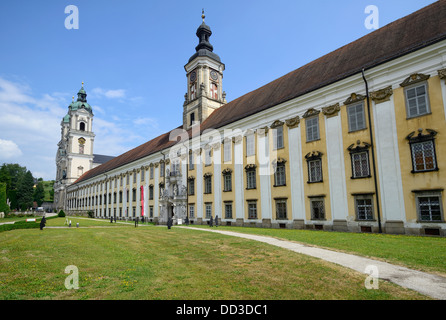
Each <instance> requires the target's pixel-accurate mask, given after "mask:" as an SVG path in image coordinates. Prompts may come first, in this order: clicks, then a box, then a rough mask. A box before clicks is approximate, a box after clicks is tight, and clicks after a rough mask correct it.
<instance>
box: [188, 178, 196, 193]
mask: <svg viewBox="0 0 446 320" xmlns="http://www.w3.org/2000/svg"><path fill="white" fill-rule="evenodd" d="M188 183H189V186H188V187H189V190H188V191H189V195H190V196H192V195H194V194H195V180H194V179H189V180H188Z"/></svg>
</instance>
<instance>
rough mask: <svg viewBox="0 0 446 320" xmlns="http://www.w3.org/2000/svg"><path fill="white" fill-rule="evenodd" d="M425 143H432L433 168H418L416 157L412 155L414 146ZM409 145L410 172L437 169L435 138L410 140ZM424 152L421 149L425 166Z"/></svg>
mask: <svg viewBox="0 0 446 320" xmlns="http://www.w3.org/2000/svg"><path fill="white" fill-rule="evenodd" d="M426 143H430V144H431V145H432V158H433V168H432V169H423V170H418V169H417V163H416V157H415V155H414V146H416V145H420V144H422V145H424V144H426ZM409 147H410V158H411V161H412V171H411V172H412V173H420V172H430V171H438V161H437V154H436V149H435V139H434V138H430V139H423V140H420V141H410V142H409ZM424 153H425V150H424V149H423V164H424V166H425V167H426V157H425V156H424Z"/></svg>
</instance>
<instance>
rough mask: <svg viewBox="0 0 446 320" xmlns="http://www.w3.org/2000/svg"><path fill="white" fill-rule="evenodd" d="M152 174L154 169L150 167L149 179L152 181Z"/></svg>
mask: <svg viewBox="0 0 446 320" xmlns="http://www.w3.org/2000/svg"><path fill="white" fill-rule="evenodd" d="M153 172H154V169H153V166H151V167H150V179H153Z"/></svg>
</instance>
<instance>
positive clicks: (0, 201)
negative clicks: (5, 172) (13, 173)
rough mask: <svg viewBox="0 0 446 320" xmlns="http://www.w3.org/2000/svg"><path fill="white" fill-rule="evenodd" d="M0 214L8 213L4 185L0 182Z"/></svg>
mask: <svg viewBox="0 0 446 320" xmlns="http://www.w3.org/2000/svg"><path fill="white" fill-rule="evenodd" d="M0 212H4V213H8V212H9V207H8V204H7V203H6V183H5V182H0Z"/></svg>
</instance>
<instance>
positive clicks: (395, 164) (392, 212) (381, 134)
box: [373, 96, 409, 221]
mask: <svg viewBox="0 0 446 320" xmlns="http://www.w3.org/2000/svg"><path fill="white" fill-rule="evenodd" d="M373 114H374V130H375V132H374V133H375V144H376V158H377V159H376V160H377V161H376V162H377V164H378V177H379V187H380V202H381V208H382V218H383V219H384V220H396V221H406V215H405V209H404V197H403V185H402V179H401V167H400V159H399V152H398V138H397V133H396V119H395V107H394V103H393V96H391V97H390V101H385V102H382V103H379V104H375V103H373ZM407 148H409V145H407ZM375 212H376V211H375Z"/></svg>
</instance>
